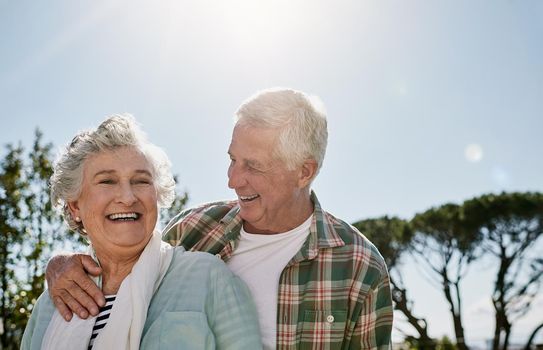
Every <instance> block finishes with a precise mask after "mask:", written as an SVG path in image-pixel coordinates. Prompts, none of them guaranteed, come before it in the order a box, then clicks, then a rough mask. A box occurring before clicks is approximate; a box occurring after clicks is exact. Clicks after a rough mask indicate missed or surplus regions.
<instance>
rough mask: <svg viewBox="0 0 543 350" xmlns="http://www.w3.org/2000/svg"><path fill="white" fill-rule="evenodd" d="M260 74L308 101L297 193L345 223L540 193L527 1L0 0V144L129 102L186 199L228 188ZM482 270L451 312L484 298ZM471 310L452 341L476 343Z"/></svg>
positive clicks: (535, 46)
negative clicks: (311, 116)
mask: <svg viewBox="0 0 543 350" xmlns="http://www.w3.org/2000/svg"><path fill="white" fill-rule="evenodd" d="M272 86H287V87H293V88H296V89H300V90H303V91H305V92H308V93H311V94H315V95H318V96H320V98H321V99H322V101H323V102H324V104H325V106H326V109H327V111H328V115H329V131H330V139H329V147H328V152H327V156H326V159H325V163H324V167H323V170H322V171H321V174H320V175H319V178H318V179H317V181H316V182H315V184H314V189H315V190H316V191H317V194H318V196H319V199H320V200H321V202H322V203H323V205H324V207H325V208H326V209H328V210H329V211H331V212H332V213H334V214H336V215H338V216H340V217H342V218H344V219H346V220H347V221H355V220H358V219H363V218H369V217H375V216H380V215H384V214H388V215H399V216H401V217H403V218H410V217H411V216H412V215H413V214H414V213H416V212H418V211H422V210H425V209H427V208H429V207H430V206H433V205H439V204H442V203H444V202H447V201H453V202H459V201H462V200H464V199H467V198H470V197H472V196H476V195H479V194H482V193H487V192H499V191H504V190H505V191H528V190H530V191H543V176H541V174H542V173H543V162H542V161H541V158H542V151H543V137H542V136H541V133H542V131H543V2H541V1H537V0H532V1H530V0H526V1H467V0H466V1H439V2H438V1H360V0H356V1H354V0H353V1H344V0H338V1H333V2H332V1H316V0H288V1H287V0H275V1H258V0H236V1H219V0H217V1H209V0H204V1H201V0H200V1H196V0H194V1H181V0H179V1H174V0H170V1H143V0H135V1H128V0H108V1H105V0H93V1H60V0H52V1H47V2H39V1H28V0H20V1H7V0H3V1H2V0H0V108H1V118H2V120H1V125H2V126H1V127H0V143H1V144H5V143H7V142H16V141H18V140H22V141H23V142H24V143H25V144H27V145H28V144H29V142H30V140H31V139H32V134H33V129H34V128H35V127H40V128H41V129H42V131H43V132H44V134H45V138H46V139H47V140H49V141H52V142H53V143H54V144H55V145H57V146H60V145H62V144H64V143H66V142H68V141H69V140H70V138H71V136H72V135H73V134H74V133H75V132H76V131H77V130H79V129H82V128H86V127H89V126H94V125H96V124H98V123H99V122H100V121H101V120H102V119H103V118H104V117H105V116H106V115H108V114H111V113H116V112H130V113H132V114H134V115H135V117H136V118H137V119H138V121H139V122H140V123H142V124H143V128H144V129H145V130H146V131H147V133H148V134H149V137H150V139H151V140H152V141H154V142H155V143H156V144H158V145H159V146H161V147H163V148H165V150H166V151H167V153H168V154H169V156H170V158H171V160H172V162H173V165H174V171H175V172H176V173H177V174H179V180H180V185H181V187H182V188H184V189H186V190H187V191H188V192H189V195H190V198H191V200H190V204H196V203H200V202H204V201H210V200H215V199H220V198H229V197H232V192H231V191H230V190H229V189H228V188H227V186H226V167H227V159H228V157H227V154H226V150H227V147H228V142H229V137H230V131H231V126H232V113H233V112H234V111H235V109H236V108H237V106H238V105H239V104H240V103H241V102H242V101H243V100H244V99H245V98H247V97H248V96H250V95H251V94H252V93H254V92H255V91H257V90H259V89H263V88H267V87H272ZM470 145H471V146H470ZM467 149H468V151H467ZM487 270H488V266H487ZM406 274H407V276H410V275H413V277H412V278H413V279H412V281H415V282H412V283H413V285H414V287H413V288H419V289H420V291H419V292H418V295H419V299H420V304H422V305H423V306H421V307H420V310H421V312H424V313H426V314H428V315H431V317H429V318H430V321H431V322H432V323H431V328H430V330H431V333H433V334H434V335H441V334H443V333H450V332H451V326H450V324H449V323H450V322H449V315H448V313H447V309H446V308H445V306H444V305H438V306H436V307H434V303H438V304H439V303H440V297H439V296H438V295H437V294H436V295H435V296H434V297H432V295H433V294H432V291H430V290H429V289H430V288H431V287H429V286H426V287H423V286H424V282H421V283H417V282H416V273H412V272H406ZM473 276H477V272H474V274H473ZM481 276H484V274H482V275H481ZM484 278H486V277H484ZM484 278H483V277H480V276H479V277H472V279H473V281H471V282H470V283H472V284H471V285H468V286H469V288H466V289H467V290H469V292H466V294H467V296H466V298H467V300H468V301H469V302H468V303H467V304H466V308H467V309H468V308H470V307H474V308H476V307H478V305H479V304H478V303H479V302H480V300H483V299H485V298H487V297H488V295H487V293H488V290H487V289H486V288H487V287H482V282H481V280H483V279H484ZM488 279H489V280H488V283H490V282H491V276H488ZM488 283H487V284H488ZM420 295H422V296H423V297H420ZM434 299H435V300H434ZM481 303H482V301H481ZM539 305H541V306H543V301H542V303H541V304H539ZM483 313H484V312H483ZM487 316H488V315H487ZM481 317H482V316H481ZM489 317H490V316H489ZM487 318H488V317H487ZM488 319H489V320H490V319H491V318H488ZM528 319H529V318H528ZM475 320H476V321H474V322H473V324H474V325H475V324H478V325H479V326H480V325H481V324H484V326H481V327H480V328H481V330H477V331H475V328H477V327H476V326H472V327H471V328H470V329H469V330H468V331H467V333H468V337H470V336H471V337H472V339H477V340H481V339H484V338H485V337H489V336H490V332H491V331H490V329H491V327H490V322H491V321H488V322H489V323H486V322H487V321H484V322H483V321H481V320H482V318H475ZM477 320H478V321H477ZM485 320H486V319H485ZM533 322H537V319H536V317H535V316H534V320H533ZM533 322H532V323H530V324H533ZM523 328H524V327H523ZM527 331H528V329H519V330H517V331H516V333H515V334H518V335H519V336H520V335H522V334H524V333H526V332H527ZM486 334H488V335H486ZM468 340H469V339H468Z"/></svg>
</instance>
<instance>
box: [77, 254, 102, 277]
mask: <svg viewBox="0 0 543 350" xmlns="http://www.w3.org/2000/svg"><path fill="white" fill-rule="evenodd" d="M79 258H80V259H81V263H82V264H83V268H84V269H85V271H87V272H88V273H89V274H91V275H93V276H98V275H99V274H101V273H102V268H100V266H98V264H96V262H95V261H94V260H93V259H92V258H91V257H90V256H89V255H80V256H79Z"/></svg>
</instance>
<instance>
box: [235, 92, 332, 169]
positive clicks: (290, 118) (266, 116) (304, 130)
mask: <svg viewBox="0 0 543 350" xmlns="http://www.w3.org/2000/svg"><path fill="white" fill-rule="evenodd" d="M234 119H235V122H236V126H237V125H239V126H250V127H255V128H264V129H277V130H278V134H277V139H276V147H275V149H274V156H275V157H277V158H278V159H280V160H282V161H284V162H285V164H286V166H287V168H288V169H290V170H292V169H294V167H296V166H299V165H301V164H303V162H304V161H305V160H307V159H313V160H315V161H316V162H317V164H318V167H317V173H318V172H319V170H320V168H321V166H322V163H323V161H324V155H325V153H326V145H327V143H328V130H327V122H326V112H325V111H324V105H323V104H322V102H321V101H320V99H319V98H318V97H316V96H308V95H306V94H305V93H303V92H301V91H296V90H292V89H284V88H274V89H268V90H263V91H260V92H258V93H256V94H255V95H253V96H252V97H250V98H249V99H248V100H246V101H245V102H243V103H242V104H241V106H240V107H239V108H238V110H237V111H236V114H235V118H234Z"/></svg>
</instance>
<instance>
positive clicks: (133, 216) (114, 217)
mask: <svg viewBox="0 0 543 350" xmlns="http://www.w3.org/2000/svg"><path fill="white" fill-rule="evenodd" d="M138 217H139V214H138V213H118V214H111V215H108V218H109V219H110V220H136V219H137V218H138Z"/></svg>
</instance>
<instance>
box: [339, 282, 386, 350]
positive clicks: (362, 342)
mask: <svg viewBox="0 0 543 350" xmlns="http://www.w3.org/2000/svg"><path fill="white" fill-rule="evenodd" d="M392 321H393V307H392V295H391V293H390V283H389V277H388V274H386V272H385V275H384V276H382V278H380V280H379V283H378V285H377V286H376V287H375V288H373V289H372V290H370V291H369V293H368V295H366V297H365V299H364V301H363V304H362V308H361V313H360V316H359V317H358V319H357V321H356V323H355V326H354V329H353V334H350V337H347V338H350V342H349V346H348V347H345V348H348V349H372V350H374V349H375V350H388V349H391V346H392V342H391V333H392Z"/></svg>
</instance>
